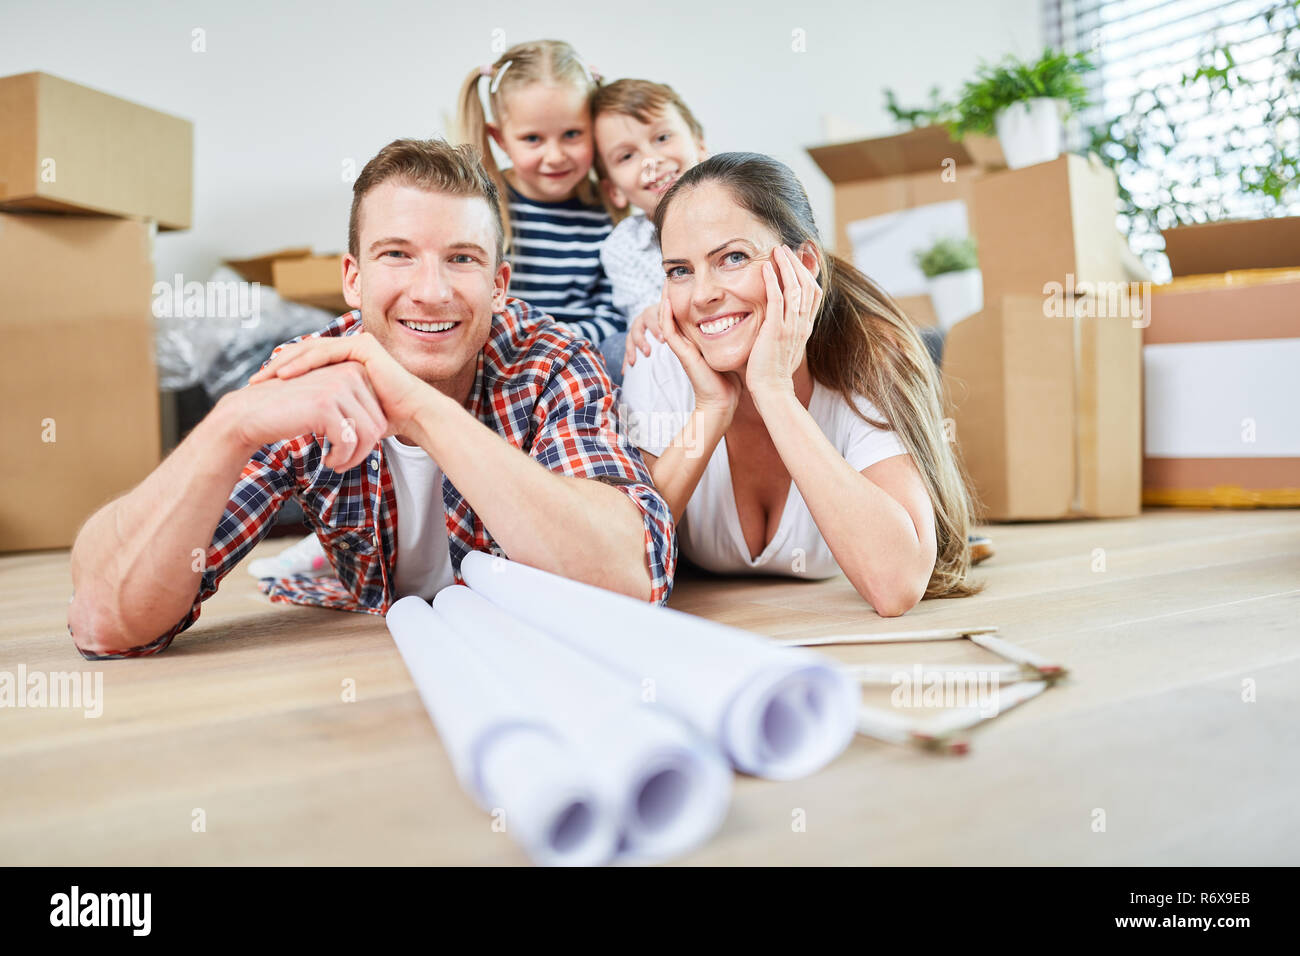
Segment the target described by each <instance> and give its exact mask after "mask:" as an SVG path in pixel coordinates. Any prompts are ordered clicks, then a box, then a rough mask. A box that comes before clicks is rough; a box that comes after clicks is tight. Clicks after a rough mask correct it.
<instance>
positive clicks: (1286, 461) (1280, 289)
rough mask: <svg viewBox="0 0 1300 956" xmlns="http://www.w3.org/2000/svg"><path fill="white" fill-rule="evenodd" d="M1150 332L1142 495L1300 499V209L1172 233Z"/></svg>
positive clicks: (1280, 502)
mask: <svg viewBox="0 0 1300 956" xmlns="http://www.w3.org/2000/svg"><path fill="white" fill-rule="evenodd" d="M1164 237H1165V252H1166V254H1167V255H1168V256H1169V266H1170V270H1171V271H1172V273H1173V275H1174V280H1173V282H1171V283H1169V284H1168V285H1163V286H1160V287H1158V288H1156V289H1155V290H1154V294H1153V295H1152V298H1151V322H1150V324H1149V325H1148V326H1147V328H1145V329H1144V330H1143V344H1144V347H1143V350H1142V351H1143V360H1144V368H1145V401H1146V419H1145V426H1146V427H1145V436H1144V460H1143V501H1144V502H1145V503H1147V504H1152V505H1179V506H1215V507H1261V506H1279V507H1280V506H1296V505H1300V417H1298V416H1297V415H1296V411H1297V409H1300V377H1297V375H1296V370H1297V369H1298V368H1300V217H1295V216H1293V217H1289V218H1281V219H1260V220H1254V221H1240V222H1217V223H1207V224H1204V225H1197V226H1182V227H1179V228H1176V229H1169V230H1166V231H1165V233H1164Z"/></svg>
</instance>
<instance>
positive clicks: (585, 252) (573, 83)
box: [459, 40, 627, 374]
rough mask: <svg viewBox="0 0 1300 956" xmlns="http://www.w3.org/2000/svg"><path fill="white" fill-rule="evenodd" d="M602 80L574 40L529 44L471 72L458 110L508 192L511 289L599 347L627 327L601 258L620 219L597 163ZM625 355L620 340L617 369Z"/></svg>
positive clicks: (467, 135)
mask: <svg viewBox="0 0 1300 956" xmlns="http://www.w3.org/2000/svg"><path fill="white" fill-rule="evenodd" d="M598 85H599V78H598V77H597V76H596V75H595V74H594V73H593V72H592V71H591V69H590V67H588V66H587V65H586V64H585V63H583V61H582V60H581V59H580V58H579V57H578V54H577V53H576V52H575V51H574V49H573V48H572V47H571V46H569V44H567V43H564V42H563V41H560V40H538V41H535V42H532V43H521V44H518V45H516V46H513V47H511V48H510V49H509V50H507V51H506V52H505V53H503V54H501V56H500V58H498V59H497V61H496V62H495V63H492V64H490V65H487V66H482V67H479V68H477V69H475V70H473V71H472V72H471V73H470V74H469V76H468V77H467V78H466V79H465V83H464V85H463V86H462V87H461V93H460V115H459V126H460V136H461V138H462V140H463V141H464V142H469V143H473V144H475V145H477V146H478V147H479V149H480V151H481V152H482V154H483V165H484V167H486V169H487V171H488V173H489V174H490V175H491V176H492V177H493V178H494V179H495V180H496V181H497V187H498V189H499V191H500V194H501V203H502V209H501V218H502V220H503V221H504V222H505V225H506V243H507V245H508V247H509V252H508V253H507V257H508V258H509V260H510V266H511V273H510V294H511V295H513V296H515V297H517V298H520V299H523V300H524V301H525V302H527V303H529V304H530V305H534V306H536V307H538V308H539V309H541V310H543V311H544V312H546V313H547V314H548V315H550V316H551V317H552V318H553V319H555V320H556V321H557V322H558V323H560V324H562V325H565V326H567V327H568V328H570V329H571V330H572V331H574V332H575V333H577V334H578V335H581V336H583V337H584V338H586V339H588V340H590V341H591V343H592V344H593V345H596V346H600V345H601V344H602V343H603V342H605V341H606V340H608V339H609V338H610V336H612V335H615V333H618V332H622V331H625V330H626V329H627V319H626V317H625V316H624V315H623V314H622V313H621V312H619V311H618V310H617V309H615V307H614V302H613V289H612V286H611V285H610V282H609V279H608V278H607V277H606V275H605V271H604V269H603V268H602V267H601V262H600V244H601V242H602V241H603V240H604V239H605V237H606V236H607V235H609V233H610V230H611V229H612V228H613V222H612V221H611V219H610V216H609V213H608V212H607V211H606V209H605V207H604V206H603V205H602V204H601V202H600V199H599V193H598V192H597V189H596V182H595V178H594V176H593V175H592V172H591V167H592V159H593V156H594V137H593V133H592V123H591V111H590V108H589V106H588V101H589V98H590V96H591V94H592V92H593V91H594V90H595V89H596V87H597V86H598ZM484 94H486V96H487V100H488V103H489V105H490V109H491V121H490V122H489V120H488V117H487V116H486V115H485V113H484V108H483V96H484ZM490 141H495V142H496V144H497V145H498V146H499V147H500V148H501V149H502V151H504V152H505V154H506V155H507V156H508V157H510V163H511V165H510V166H509V167H508V168H507V169H505V170H499V169H498V168H497V164H496V160H495V158H494V157H493V154H492V148H491V142H490ZM622 362H623V355H622V350H621V349H619V352H618V355H617V357H616V358H614V357H608V358H607V359H606V363H605V364H606V367H607V368H608V369H609V371H610V372H611V374H614V373H616V372H617V371H618V370H619V369H620V367H621V365H622Z"/></svg>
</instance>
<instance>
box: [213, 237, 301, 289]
mask: <svg viewBox="0 0 1300 956" xmlns="http://www.w3.org/2000/svg"><path fill="white" fill-rule="evenodd" d="M309 255H311V246H292V247H290V248H288V249H277V250H276V251H275V252H266V253H263V254H262V255H260V256H249V257H248V258H247V259H223V260H221V261H222V262H223V263H225V264H226V265H228V266H230V268H232V269H234V270H235V271H236V272H238V273H239V277H240V278H241V279H243V280H244V281H245V282H260V283H262V285H265V286H270V285H273V284H274V283H273V282H272V280H271V263H272V262H274V261H275V260H276V259H302V258H305V257H306V256H309Z"/></svg>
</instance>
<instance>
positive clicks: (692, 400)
mask: <svg viewBox="0 0 1300 956" xmlns="http://www.w3.org/2000/svg"><path fill="white" fill-rule="evenodd" d="M655 228H656V232H657V233H658V236H659V242H660V248H661V251H662V253H663V262H664V272H665V277H666V281H665V284H664V293H663V297H662V299H661V302H660V313H659V324H660V331H661V332H662V333H663V336H664V342H657V341H656V342H654V343H653V346H652V351H651V355H650V356H649V357H648V358H644V359H642V360H641V361H638V362H637V363H636V364H635V365H632V366H630V367H629V368H628V369H627V373H626V378H625V380H624V385H623V393H622V405H621V407H620V411H621V413H622V414H623V415H624V416H625V417H626V419H627V423H628V426H629V427H628V430H629V436H630V437H631V439H632V440H633V441H634V442H635V443H636V444H637V445H639V446H640V447H641V449H642V451H643V453H644V454H645V459H646V463H647V464H648V465H649V466H650V470H651V473H652V474H653V476H654V481H655V484H656V485H657V486H658V488H659V489H660V491H661V492H662V494H663V495H664V497H665V499H666V500H667V502H668V504H669V507H671V509H672V512H673V516H674V518H675V519H676V520H677V522H678V532H679V537H678V540H679V542H680V548H681V552H682V554H683V555H685V556H686V557H687V558H689V559H690V560H691V561H693V562H694V563H695V564H698V565H700V566H701V567H703V568H706V569H708V570H710V571H716V572H721V573H736V572H738V573H754V574H781V575H789V576H793V577H806V578H826V577H831V576H834V575H836V574H838V573H840V572H841V571H843V573H844V574H845V575H846V576H847V577H848V579H849V581H850V582H852V584H853V586H854V587H855V588H856V589H857V591H858V593H859V594H861V595H862V597H863V598H865V599H866V600H867V601H868V602H870V604H871V606H872V607H873V608H874V609H875V610H876V612H877V613H878V614H880V615H882V616H885V617H893V616H896V615H899V614H903V613H905V612H906V611H908V610H910V609H911V608H912V607H914V606H915V605H916V603H917V602H918V601H919V600H920V599H921V598H922V597H965V596H967V595H970V594H974V593H976V592H977V591H978V590H979V589H980V586H979V585H975V584H972V582H971V581H970V580H969V572H970V562H971V555H970V550H969V548H968V544H967V535H968V532H969V530H970V525H971V520H972V519H971V501H970V496H969V493H968V491H967V486H966V483H965V480H964V477H963V475H962V472H961V469H960V466H959V465H958V463H957V460H956V458H955V457H954V455H953V452H952V447H951V446H950V445H949V443H948V442H947V441H946V440H945V436H944V426H943V418H942V411H941V408H942V402H941V400H940V385H939V378H938V375H937V372H936V369H935V366H934V363H933V362H932V361H931V359H930V356H929V354H928V353H927V351H926V348H925V345H924V344H923V343H922V341H921V338H920V336H919V335H918V334H917V332H916V330H915V328H914V327H913V326H912V324H911V323H910V322H909V321H908V320H907V319H906V318H904V317H903V315H902V314H901V313H900V312H899V311H898V308H897V306H896V305H895V304H894V303H893V301H892V300H891V299H890V298H889V297H888V296H887V295H886V294H885V293H884V292H882V291H881V290H880V289H879V288H877V287H876V286H875V285H874V284H873V283H872V282H871V281H870V280H869V279H868V278H867V277H866V276H864V275H863V274H862V273H861V272H859V271H858V270H857V269H855V268H854V267H853V266H852V265H850V264H849V263H847V262H845V261H844V260H842V259H839V258H837V257H835V256H833V255H830V254H828V253H826V252H825V251H824V250H823V249H822V247H821V244H820V242H819V240H818V238H817V227H816V225H815V223H814V222H813V215H812V209H811V207H810V205H809V203H808V197H807V194H806V193H805V192H804V189H803V187H802V186H801V185H800V183H799V181H798V180H797V179H796V178H795V176H794V174H793V173H792V172H791V171H790V170H789V169H788V168H787V167H785V166H784V165H782V164H781V163H779V162H777V161H776V160H773V159H771V158H769V157H766V156H761V155H758V154H756V153H723V154H721V155H718V156H714V157H713V158H712V159H708V160H705V161H704V162H702V163H700V164H699V165H698V166H695V167H693V168H692V169H690V170H689V171H688V172H686V173H685V174H683V176H682V177H681V179H679V180H678V181H677V182H676V183H675V184H674V185H673V187H672V188H671V189H670V190H669V191H668V193H667V194H666V195H665V196H664V198H663V200H662V201H661V202H660V203H659V206H658V208H657V209H656V211H655Z"/></svg>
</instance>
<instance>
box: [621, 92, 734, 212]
mask: <svg viewBox="0 0 1300 956" xmlns="http://www.w3.org/2000/svg"><path fill="white" fill-rule="evenodd" d="M596 149H597V150H598V151H599V152H600V158H601V159H602V160H603V161H604V163H605V170H606V171H607V172H608V174H609V178H608V179H602V180H601V185H602V187H603V188H604V189H605V192H606V195H608V196H609V200H610V202H611V203H613V204H614V206H615V207H617V208H619V209H626V208H627V206H628V204H629V203H630V204H631V205H633V206H636V207H637V208H638V209H640V210H641V211H642V212H644V213H645V214H646V215H652V214H653V213H654V211H655V207H656V206H658V205H659V198H660V197H661V196H662V195H663V194H664V193H666V192H667V191H668V187H670V186H671V185H672V184H673V183H675V182H676V181H677V179H678V177H680V176H681V175H682V173H684V172H686V170H688V169H690V168H691V167H692V166H694V165H695V164H696V163H699V162H701V161H702V160H704V159H707V158H708V155H709V154H708V152H707V151H706V150H705V148H704V141H703V140H699V139H696V138H695V137H694V136H693V135H691V128H690V127H689V126H688V125H686V121H685V120H684V119H682V117H681V114H680V113H678V112H677V108H676V107H675V106H672V105H671V104H669V105H668V106H666V107H665V108H664V109H663V110H662V111H660V112H659V113H657V114H654V115H652V116H651V117H650V122H649V123H642V122H641V121H640V120H638V119H636V118H635V117H633V116H626V115H624V114H622V113H601V114H600V115H599V116H597V117H596Z"/></svg>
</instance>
